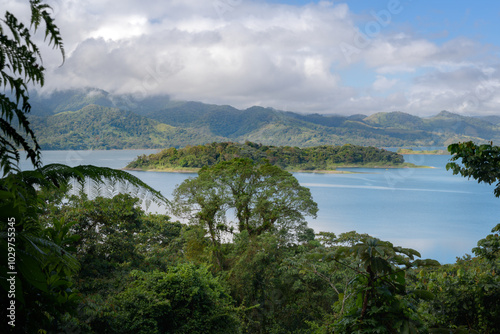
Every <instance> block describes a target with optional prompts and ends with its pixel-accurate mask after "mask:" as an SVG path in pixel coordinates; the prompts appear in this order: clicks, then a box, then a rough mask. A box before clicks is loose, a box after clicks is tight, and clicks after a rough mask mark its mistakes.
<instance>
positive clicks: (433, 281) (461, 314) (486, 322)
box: [415, 256, 500, 334]
mask: <svg viewBox="0 0 500 334" xmlns="http://www.w3.org/2000/svg"><path fill="white" fill-rule="evenodd" d="M495 263H496V264H495ZM495 263H491V262H490V261H487V260H486V259H484V258H471V257H470V256H466V257H464V258H462V259H458V260H457V263H455V264H452V265H446V266H443V267H441V268H436V269H433V270H425V271H421V272H420V273H419V274H418V277H419V280H418V281H417V282H416V283H415V284H416V287H417V288H419V289H425V290H426V291H429V292H432V293H433V294H434V295H435V299H433V300H430V301H427V302H425V303H422V304H421V305H420V307H419V312H420V314H421V315H422V318H423V319H425V321H426V322H427V325H428V327H430V328H434V329H435V330H436V331H434V332H435V333H438V329H441V330H442V332H444V329H446V332H447V333H450V332H453V333H484V334H495V333H500V331H499V328H500V326H499V325H500V321H499V319H500V318H499V315H500V307H499V304H498V300H499V298H500V279H499V276H498V273H497V272H498V264H499V263H500V260H499V258H498V257H497V258H496V259H495ZM443 328H444V329H443Z"/></svg>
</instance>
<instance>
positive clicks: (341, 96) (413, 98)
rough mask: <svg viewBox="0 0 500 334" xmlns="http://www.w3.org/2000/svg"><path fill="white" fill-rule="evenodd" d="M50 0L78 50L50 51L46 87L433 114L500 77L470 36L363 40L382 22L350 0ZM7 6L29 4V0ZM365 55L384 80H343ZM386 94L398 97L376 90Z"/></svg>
mask: <svg viewBox="0 0 500 334" xmlns="http://www.w3.org/2000/svg"><path fill="white" fill-rule="evenodd" d="M48 2H49V3H50V4H52V6H53V7H54V14H55V16H56V22H57V24H58V25H59V27H60V29H61V32H62V35H63V38H64V42H65V46H66V50H67V59H66V62H65V64H64V65H63V66H59V65H60V64H61V59H60V56H59V55H58V54H57V53H56V52H54V51H51V50H49V49H48V48H47V49H44V50H43V55H44V65H45V67H46V68H47V69H48V70H47V75H46V87H45V89H46V90H52V89H64V88H76V87H89V86H90V87H97V88H102V89H105V90H108V91H110V92H117V93H135V94H143V95H149V94H169V95H170V96H172V97H173V98H174V99H185V100H199V101H203V102H207V103H219V104H232V105H234V106H236V107H239V108H246V107H249V106H252V105H263V106H270V107H274V108H278V109H287V110H293V111H298V112H321V113H372V112H379V111H391V110H401V111H407V112H413V113H416V114H426V113H436V112H438V111H439V110H441V109H448V110H450V109H452V108H454V107H457V106H461V105H463V103H462V102H463V100H464V98H466V97H467V96H468V95H470V94H475V93H474V92H475V90H477V89H480V88H481V87H482V86H483V87H486V86H485V82H487V83H488V84H487V87H497V85H498V83H499V75H498V73H499V71H498V66H497V65H496V64H497V63H500V62H498V59H496V58H495V57H496V56H491V55H492V54H493V53H492V52H491V50H490V49H489V48H488V47H485V46H483V45H480V44H479V43H477V42H475V41H472V40H469V39H466V38H457V39H452V40H450V41H449V42H447V43H444V44H437V43H435V42H433V41H430V40H427V39H425V38H422V37H419V36H418V35H417V34H415V33H414V32H412V31H411V30H408V29H407V30H405V31H404V32H400V31H397V23H395V22H393V21H396V16H394V17H393V18H392V19H393V20H392V21H391V22H390V24H389V23H388V24H387V25H383V26H380V29H379V31H377V33H376V34H371V35H370V36H369V40H368V43H366V44H363V45H360V44H359V43H358V44H356V38H359V36H360V35H359V33H360V32H363V30H362V29H360V27H361V28H363V27H367V24H368V23H370V22H372V21H374V20H375V19H374V18H373V17H371V16H370V17H367V18H364V19H361V21H360V18H359V16H357V15H356V14H355V13H353V12H352V11H351V10H350V8H349V6H348V4H344V3H337V2H331V1H320V2H319V3H316V4H315V3H311V4H308V5H304V6H292V5H284V4H270V3H266V2H265V1H251V0H213V1H212V0H210V1H199V0H170V1H159V0H151V1H148V2H147V5H144V3H143V2H140V1H136V0H124V1H120V4H119V5H117V3H116V1H111V0H65V1H62V0H48ZM7 3H8V5H9V6H10V7H12V8H16V9H17V10H19V7H21V5H20V4H22V3H24V1H22V0H9V1H7ZM363 20H364V21H363ZM358 42H359V41H358ZM346 46H347V47H351V49H348V50H349V51H351V54H348V55H349V57H346V49H345V47H346ZM343 47H344V49H343ZM359 64H364V65H365V68H366V69H367V71H369V72H370V73H367V76H372V77H376V79H375V81H374V82H372V83H371V84H372V85H371V86H369V85H368V86H366V87H349V86H345V85H343V84H342V82H343V80H342V76H345V75H349V70H350V68H351V67H353V66H356V65H359ZM340 70H342V71H340ZM488 71H489V72H488ZM340 73H341V74H340ZM481 73H482V74H481ZM403 74H404V75H403ZM401 75H403V76H401ZM405 75H406V76H405ZM484 76H486V77H487V79H484V80H483V79H481V78H482V77H484ZM344 82H345V81H344ZM489 89H490V88H488V90H489ZM384 91H385V92H387V91H390V95H388V96H379V95H377V94H376V93H377V92H379V93H380V92H384ZM498 100H500V97H499V96H498V94H497V93H496V92H491V93H490V94H489V95H488V97H487V98H483V99H482V100H481V105H480V106H481V107H485V108H488V110H493V108H494V107H495V103H496V101H498ZM457 108H458V107H457ZM465 109H467V108H465ZM465 109H464V108H462V109H461V110H462V111H464V112H466V110H465ZM451 111H454V110H451Z"/></svg>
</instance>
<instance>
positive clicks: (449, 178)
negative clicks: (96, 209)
mask: <svg viewBox="0 0 500 334" xmlns="http://www.w3.org/2000/svg"><path fill="white" fill-rule="evenodd" d="M154 152H157V151H156V150H122V151H44V152H43V156H42V158H43V162H44V163H45V164H48V163H55V162H56V163H63V164H67V165H70V166H76V165H81V164H92V165H96V166H103V167H111V168H123V167H125V165H126V164H127V163H128V162H129V161H131V160H133V159H134V158H135V157H136V156H137V155H140V154H150V153H154ZM405 159H406V161H409V162H413V163H415V164H419V165H426V166H432V167H435V168H425V169H424V168H421V169H408V168H405V169H388V170H385V169H362V168H355V169H346V170H348V171H354V172H356V174H315V173H296V174H294V175H295V177H296V178H297V179H298V180H299V181H300V183H301V184H302V185H303V186H306V187H308V188H310V189H311V192H312V195H313V197H314V200H315V201H316V202H317V203H318V206H319V213H318V217H317V219H309V220H308V221H309V225H310V226H311V227H312V228H314V230H315V231H317V232H319V231H330V232H335V233H342V232H348V231H353V230H355V231H357V232H359V233H368V234H370V235H372V236H375V237H378V238H381V239H383V240H388V241H391V242H392V243H394V244H395V245H398V246H403V247H410V248H414V249H416V250H418V251H419V252H420V253H421V254H422V257H423V258H433V259H436V260H438V261H440V262H441V263H452V262H454V261H455V258H456V257H457V256H463V255H464V254H466V253H468V254H471V249H472V248H473V247H475V246H476V243H477V241H478V240H479V239H481V238H484V237H485V236H486V235H487V234H488V233H490V230H491V229H492V228H493V227H494V226H495V225H496V224H497V223H498V218H497V217H499V213H500V199H497V198H495V197H494V195H493V186H489V185H484V184H478V183H477V182H476V181H474V180H467V179H465V178H462V177H460V176H456V175H452V173H451V172H449V171H446V168H445V165H446V163H447V162H448V160H449V156H423V155H420V156H419V155H409V156H408V155H407V156H405ZM28 166H29V164H24V168H28ZM131 173H132V174H134V175H135V176H137V177H139V178H140V179H141V180H143V181H144V182H146V183H147V184H149V185H151V186H152V187H154V188H155V189H157V190H159V191H161V192H162V194H163V195H164V196H166V197H167V198H171V194H172V191H173V189H174V188H175V186H176V185H178V184H180V183H181V182H182V181H183V180H184V179H186V178H187V177H192V176H195V175H194V174H184V173H161V172H131ZM154 211H158V212H161V213H165V209H163V208H154Z"/></svg>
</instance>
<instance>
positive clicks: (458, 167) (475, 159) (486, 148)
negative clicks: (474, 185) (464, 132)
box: [446, 141, 500, 197]
mask: <svg viewBox="0 0 500 334" xmlns="http://www.w3.org/2000/svg"><path fill="white" fill-rule="evenodd" d="M448 151H449V152H450V153H451V154H453V156H452V157H451V159H450V160H451V161H453V162H450V163H448V164H447V165H446V169H447V170H450V169H451V170H452V171H453V174H454V175H455V174H460V175H462V176H463V177H467V178H471V177H472V178H473V179H475V180H477V182H478V183H480V182H484V183H488V184H492V183H495V182H498V183H497V185H496V188H495V190H494V193H495V196H496V197H500V182H499V181H500V172H499V170H500V169H499V167H500V147H499V146H493V145H492V144H484V145H476V144H474V143H473V142H471V141H469V142H465V143H457V144H452V145H450V146H448ZM459 159H462V160H461V164H458V163H456V162H454V161H457V160H459Z"/></svg>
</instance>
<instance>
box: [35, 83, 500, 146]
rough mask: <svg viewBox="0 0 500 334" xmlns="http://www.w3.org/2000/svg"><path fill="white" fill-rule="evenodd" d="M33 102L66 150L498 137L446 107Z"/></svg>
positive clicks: (44, 138) (54, 141)
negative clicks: (361, 111)
mask: <svg viewBox="0 0 500 334" xmlns="http://www.w3.org/2000/svg"><path fill="white" fill-rule="evenodd" d="M35 98H36V96H35ZM35 101H36V102H35V105H36V110H34V114H35V115H36V116H34V117H33V118H31V119H30V121H32V122H33V123H34V125H35V126H34V129H35V133H36V135H37V136H38V137H39V139H40V144H41V145H42V147H44V148H48V147H50V148H52V149H73V148H78V145H80V147H81V148H87V147H88V148H92V147H93V148H97V147H99V148H103V149H106V148H132V147H137V148H146V147H169V146H173V147H185V146H187V145H199V144H201V143H209V142H214V141H219V142H221V141H233V142H244V141H254V142H260V143H263V144H265V145H274V146H278V145H281V146H299V147H312V146H319V145H342V144H345V143H351V144H356V145H364V146H377V147H400V146H444V145H447V144H448V143H450V142H456V141H458V140H475V141H478V142H484V143H486V142H487V141H490V140H494V141H498V140H499V139H500V128H499V127H498V124H495V119H493V118H486V117H484V118H483V119H480V118H479V117H464V116H459V115H456V114H452V113H449V112H441V113H440V114H438V115H436V116H434V117H430V118H419V117H416V116H412V115H409V114H405V113H402V112H389V113H378V114H374V115H371V116H369V117H367V116H364V115H354V116H348V117H346V116H339V115H318V114H312V115H303V114H298V113H292V112H282V111H278V110H275V109H272V108H263V107H251V108H248V109H245V110H238V109H235V108H233V107H231V106H226V105H224V106H218V105H209V104H203V103H200V102H192V101H189V102H186V101H171V100H170V99H169V97H168V96H166V95H163V96H153V97H147V98H145V99H143V100H141V101H138V100H137V99H135V98H134V97H133V96H129V95H117V94H110V93H107V92H105V91H102V90H99V89H92V88H87V89H81V90H71V91H60V92H55V93H54V94H52V95H51V97H49V98H37V99H35ZM90 105H98V106H100V107H104V108H97V107H96V106H92V108H91V109H93V110H94V111H95V112H94V113H93V114H94V115H98V117H97V118H94V117H92V116H91V114H92V113H88V111H89V110H88V109H89V108H86V107H87V106H90ZM111 108H116V109H111ZM34 109H35V108H34ZM117 109H120V110H117ZM65 111H72V113H64V112H65ZM113 115H114V116H113ZM101 118H106V119H111V121H110V122H109V124H108V123H106V122H101V121H100V119H101ZM139 119H142V120H140V121H138V120H139ZM75 122H79V123H82V124H85V129H83V128H78V129H74V128H72V127H71V126H70V125H71V124H73V123H75ZM128 123H129V124H132V123H134V124H139V125H140V128H139V129H140V131H138V132H135V129H134V128H132V127H130V126H128ZM153 123H154V124H156V125H155V127H154V128H152V127H151V126H146V124H153ZM124 128H127V129H128V130H130V131H129V132H130V133H134V135H127V133H126V132H124V131H122V130H123V129H124ZM160 129H161V130H160ZM89 131H91V132H92V133H93V136H92V135H89ZM79 140H80V141H81V143H79V142H78V141H79ZM141 144H142V145H143V146H140V145H141Z"/></svg>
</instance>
